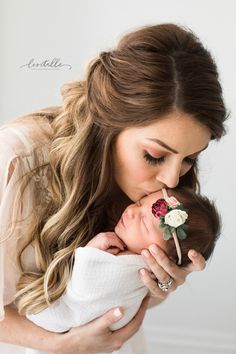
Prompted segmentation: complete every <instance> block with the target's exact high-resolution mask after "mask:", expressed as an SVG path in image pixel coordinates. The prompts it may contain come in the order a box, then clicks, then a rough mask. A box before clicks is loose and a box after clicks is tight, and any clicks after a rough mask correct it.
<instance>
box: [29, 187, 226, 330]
mask: <svg viewBox="0 0 236 354" xmlns="http://www.w3.org/2000/svg"><path fill="white" fill-rule="evenodd" d="M168 193H169V196H168V194H167V191H166V190H165V189H163V190H162V191H158V192H155V193H152V194H150V195H148V196H146V197H144V198H142V199H141V200H140V201H138V202H137V203H134V204H131V205H129V206H128V207H127V208H126V210H125V211H124V213H123V214H122V217H121V218H120V220H119V222H118V223H117V225H116V227H115V233H107V236H108V237H111V242H110V243H109V245H107V247H106V245H105V246H104V243H103V242H102V241H104V233H103V234H98V235H97V236H95V237H94V238H93V239H92V240H91V241H90V242H89V243H88V244H87V246H86V247H79V248H77V249H76V251H75V257H74V265H73V270H72V275H71V278H70V280H69V281H68V284H67V287H66V290H65V292H64V294H63V295H62V296H61V298H59V299H58V300H57V301H55V302H54V303H53V304H51V305H50V306H49V307H48V308H46V309H44V310H43V311H41V312H39V313H37V314H28V315H27V318H28V319H30V320H31V321H33V322H34V323H35V324H37V325H39V326H41V327H43V328H45V329H47V330H51V331H54V332H64V331H67V330H69V329H70V328H72V327H76V326H79V325H82V324H84V323H87V322H89V321H91V320H92V319H95V318H96V317H99V316H100V315H102V314H104V313H105V312H106V311H107V310H108V309H110V308H112V307H115V306H117V305H119V306H122V307H123V308H124V309H125V314H124V316H123V317H122V318H121V320H119V321H118V322H116V323H115V324H114V325H113V326H112V328H111V330H115V329H118V328H121V327H122V326H124V325H125V324H126V323H128V322H129V321H130V320H131V319H132V318H133V316H134V315H135V314H136V312H137V311H138V309H139V307H140V304H141V302H142V300H143V298H144V297H145V296H146V295H147V293H148V290H147V288H146V287H145V286H144V284H143V283H142V281H141V280H140V278H139V274H138V270H139V269H140V268H143V267H147V265H146V264H145V262H144V261H143V258H142V256H141V255H140V252H141V250H142V249H144V248H148V247H149V246H150V245H151V244H156V245H158V246H159V247H161V248H162V249H163V250H165V251H166V253H167V254H168V255H169V257H171V258H172V259H174V260H176V262H177V263H178V264H181V265H185V264H187V263H189V262H190V260H189V259H188V256H187V254H188V251H189V249H195V250H197V251H198V252H200V253H202V255H203V256H204V257H205V259H208V258H209V257H210V255H211V254H212V252H213V250H214V247H215V244H216V241H217V239H218V236H219V233H220V218H219V215H218V212H217V210H216V208H215V207H214V204H213V203H211V202H210V201H209V200H208V199H207V198H206V197H203V196H200V195H198V194H195V193H194V192H193V191H191V190H188V189H171V190H170V189H169V190H168ZM124 244H125V245H126V250H124V247H123V245H124ZM110 246H112V247H110ZM117 255H118V256H120V257H117Z"/></svg>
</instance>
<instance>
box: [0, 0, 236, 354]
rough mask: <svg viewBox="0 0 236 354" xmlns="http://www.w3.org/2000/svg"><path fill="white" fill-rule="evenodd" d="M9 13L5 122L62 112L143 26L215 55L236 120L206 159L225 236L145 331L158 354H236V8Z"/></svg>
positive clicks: (4, 22) (31, 4) (212, 4)
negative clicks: (64, 102)
mask: <svg viewBox="0 0 236 354" xmlns="http://www.w3.org/2000/svg"><path fill="white" fill-rule="evenodd" d="M0 6H1V9H0V16H1V18H0V20H1V21H0V26H1V27H0V39H1V56H0V70H1V72H0V74H1V80H0V89H1V95H0V120H1V121H8V120H11V119H13V118H15V117H17V116H19V115H23V114H25V113H27V112H30V111H33V110H35V109H38V108H42V107H46V106H49V105H57V104H60V103H61V99H60V87H61V85H62V84H63V83H64V82H67V81H71V80H79V79H82V78H83V70H84V67H85V65H86V64H87V62H88V61H89V60H90V58H92V57H93V56H94V55H96V54H97V53H98V52H100V51H102V50H107V49H110V48H112V46H113V45H115V44H116V42H117V40H118V39H119V38H120V37H121V36H122V35H123V34H124V33H126V32H128V31H129V30H132V29H135V28H137V27H138V26H143V25H146V24H156V23H163V22H174V23H176V24H181V25H186V26H188V27H190V28H191V29H192V30H193V31H194V32H196V34H197V35H198V36H199V37H200V38H201V40H202V42H203V43H204V44H205V45H206V46H207V47H208V48H209V49H210V50H211V52H212V54H213V56H214V58H215V60H216V62H217V64H218V68H219V73H220V78H221V83H222V85H223V88H224V96H225V101H226V104H227V107H228V109H229V110H230V111H231V118H230V120H229V121H228V123H227V127H228V134H227V135H226V136H225V137H224V138H223V139H222V140H221V141H220V142H219V143H216V144H215V143H212V144H211V146H210V148H209V149H208V150H207V151H206V152H204V154H203V156H202V159H201V181H202V191H203V192H204V193H206V194H207V195H208V196H210V197H212V198H214V199H215V200H216V203H217V205H218V207H219V209H220V211H221V213H222V219H223V232H222V236H221V239H220V240H219V242H218V245H217V247H216V250H215V253H214V256H213V258H212V260H211V262H210V263H209V264H208V267H207V269H206V270H205V271H204V272H200V273H194V274H192V275H190V276H189V278H188V281H187V283H186V284H185V285H183V286H182V287H181V288H180V289H178V290H177V291H176V292H175V293H174V294H171V296H170V297H169V299H168V300H167V301H166V302H165V303H164V304H163V305H161V306H159V307H156V308H155V309H153V310H150V311H149V312H148V314H147V316H146V320H145V329H146V333H147V340H148V344H149V348H150V354H154V353H155V354H159V353H160V354H167V353H168V354H172V353H175V354H176V353H188V354H197V353H202V354H210V353H221V354H228V353H231V354H232V353H236V306H235V302H236V256H235V252H236V230H235V229H236V227H235V224H236V218H235V214H234V210H235V199H236V198H235V197H236V195H235V190H234V183H235V181H236V174H235V172H234V170H235V162H236V159H235V157H236V156H235V155H236V154H235V150H236V122H235V111H236V110H235V108H236V107H235V105H236V103H235V102H236V100H235V84H236V71H235V67H236V41H235V33H236V24H235V13H236V11H235V1H234V0H231V1H230V0H225V1H213V0H205V1H201V0H198V1H196V0H194V1H190V0H178V1H177V0H169V1H168V0H165V1H163V0H162V1H160V0H155V1H154V0H146V1H140V0H130V1H128V0H126V1H125V0H119V1H114V0H99V1H95V0H93V1H92V0H86V1H85V0H84V1H82V0H78V1H76V0H69V1H66V0H64V1H62V0H61V1H60V0H50V1H49V0H48V1H46V0H40V1H34V0H21V1H19V0H8V1H7V0H2V1H1V2H0ZM31 58H34V59H35V62H41V61H43V60H46V59H48V60H50V61H51V60H52V59H53V58H60V60H61V62H62V63H68V64H70V65H71V66H72V69H71V70H68V69H66V68H61V69H60V70H29V69H27V68H20V66H22V65H24V64H26V63H28V62H29V60H30V59H31Z"/></svg>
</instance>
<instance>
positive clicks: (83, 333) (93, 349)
mask: <svg viewBox="0 0 236 354" xmlns="http://www.w3.org/2000/svg"><path fill="white" fill-rule="evenodd" d="M148 300H149V298H147V297H146V298H145V299H144V300H143V302H142V305H141V307H140V309H139V311H138V312H137V314H136V316H135V317H134V318H133V319H132V321H130V322H129V323H128V324H127V325H126V326H124V327H123V328H121V329H119V330H116V331H113V332H112V331H110V330H109V327H110V326H111V325H112V324H113V323H115V322H117V321H118V320H120V319H121V317H122V316H123V313H122V311H120V309H119V308H116V309H112V310H109V311H108V312H106V313H105V314H104V315H103V316H101V317H99V318H97V319H95V320H93V321H91V322H89V323H88V324H85V325H83V326H80V327H76V328H73V329H71V330H70V331H68V332H67V333H64V334H61V333H60V334H59V333H53V332H49V331H46V330H44V329H42V328H40V327H38V326H36V325H35V324H33V323H32V322H30V321H29V320H27V319H26V318H25V317H23V316H20V315H19V314H18V313H17V311H16V310H15V309H12V308H11V307H10V306H6V307H5V318H4V320H3V321H0V342H5V343H10V344H15V345H20V346H23V347H28V348H33V349H37V350H42V351H47V352H51V353H55V354H95V353H101V352H106V353H109V352H113V351H115V350H118V349H119V348H120V347H121V346H122V345H123V343H124V342H125V341H126V340H127V339H129V338H130V337H131V336H133V335H134V334H135V333H136V332H137V330H138V329H139V327H140V325H141V324H142V321H143V318H144V315H145V312H146V309H147V306H148Z"/></svg>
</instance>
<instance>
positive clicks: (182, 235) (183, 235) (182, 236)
mask: <svg viewBox="0 0 236 354" xmlns="http://www.w3.org/2000/svg"><path fill="white" fill-rule="evenodd" d="M176 232H177V236H178V238H179V239H180V240H184V239H185V238H186V237H187V235H186V232H185V231H184V230H183V229H182V228H181V227H177V229H176Z"/></svg>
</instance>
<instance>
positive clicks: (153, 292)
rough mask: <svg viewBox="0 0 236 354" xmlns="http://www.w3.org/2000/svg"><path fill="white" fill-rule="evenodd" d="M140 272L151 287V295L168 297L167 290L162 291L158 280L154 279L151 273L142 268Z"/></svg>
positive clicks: (143, 279) (144, 281) (146, 284)
mask: <svg viewBox="0 0 236 354" xmlns="http://www.w3.org/2000/svg"><path fill="white" fill-rule="evenodd" d="M139 274H140V277H141V280H142V282H143V283H144V285H145V286H146V287H147V288H148V289H149V291H150V295H151V296H153V297H158V298H160V299H165V298H166V297H167V295H168V294H167V292H164V291H162V290H161V289H160V288H159V287H158V285H157V280H156V279H155V280H154V279H152V276H151V274H150V273H149V272H148V271H147V270H146V269H141V270H140V272H139Z"/></svg>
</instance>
